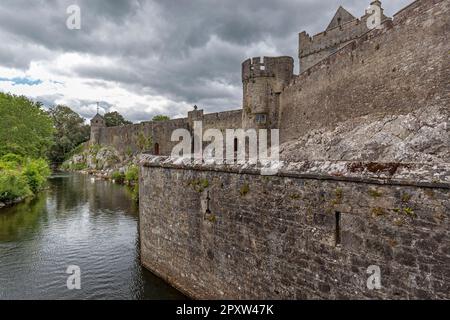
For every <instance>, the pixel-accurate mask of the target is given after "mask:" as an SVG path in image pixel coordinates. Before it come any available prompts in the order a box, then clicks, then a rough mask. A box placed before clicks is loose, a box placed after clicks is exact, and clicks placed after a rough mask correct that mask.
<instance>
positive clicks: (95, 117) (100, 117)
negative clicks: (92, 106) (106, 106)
mask: <svg viewBox="0 0 450 320" xmlns="http://www.w3.org/2000/svg"><path fill="white" fill-rule="evenodd" d="M95 120H102V121H103V120H105V118H103V117H102V116H101V115H100V114H99V113H97V114H96V115H95V116H94V117H93V118H92V119H91V121H95Z"/></svg>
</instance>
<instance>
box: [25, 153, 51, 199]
mask: <svg viewBox="0 0 450 320" xmlns="http://www.w3.org/2000/svg"><path fill="white" fill-rule="evenodd" d="M50 173H51V171H50V168H49V167H48V164H47V162H46V161H45V160H43V159H38V160H28V161H27V163H26V164H25V166H24V167H23V172H22V175H23V176H24V177H25V178H26V181H27V182H28V186H29V187H30V189H31V191H32V192H33V193H37V192H38V191H40V190H42V189H43V187H44V186H45V183H46V181H47V178H48V177H49V176H50Z"/></svg>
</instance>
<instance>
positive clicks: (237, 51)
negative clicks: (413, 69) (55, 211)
mask: <svg viewBox="0 0 450 320" xmlns="http://www.w3.org/2000/svg"><path fill="white" fill-rule="evenodd" d="M369 2H370V0H114V1H113V0H1V2H0V91H3V92H11V93H14V94H21V95H26V96H28V97H30V98H32V99H35V100H39V101H42V102H43V103H44V104H45V105H46V106H51V105H53V104H66V105H68V106H70V107H72V108H73V109H74V110H75V111H77V112H78V113H80V114H81V115H82V116H83V117H85V118H87V119H89V118H90V117H92V116H93V115H94V114H95V112H96V102H97V101H99V102H100V105H101V111H102V112H108V111H119V112H120V113H122V114H123V115H124V116H125V117H126V118H128V119H130V120H132V121H134V122H138V121H143V120H149V119H151V118H152V117H153V116H154V115H156V114H165V115H169V116H171V117H182V116H185V115H186V112H187V111H188V110H191V109H192V106H193V105H194V104H197V105H198V106H199V107H201V108H203V109H205V111H206V112H214V111H223V110H230V109H238V108H240V106H241V99H242V98H241V97H242V92H241V78H240V72H241V63H242V61H244V60H245V59H247V58H248V57H254V56H263V55H265V56H277V55H290V56H293V57H295V58H296V56H297V44H298V39H297V37H298V33H299V32H300V31H303V30H306V31H307V32H308V33H310V34H314V33H317V32H320V31H322V30H323V29H325V28H326V26H327V25H328V23H329V21H330V20H331V18H332V17H333V15H334V12H335V11H336V9H337V8H338V7H339V5H343V6H344V7H345V8H346V9H348V10H349V11H350V12H351V13H352V14H354V15H355V16H357V17H359V16H362V15H363V13H364V9H365V8H366V7H368V5H369ZM411 2H412V0H389V1H387V0H385V1H384V3H383V7H384V8H385V12H386V13H387V15H389V16H392V14H393V13H395V12H397V11H398V10H399V9H401V8H403V7H404V6H406V5H407V4H409V3H411ZM73 4H76V5H78V6H79V7H80V8H81V29H80V30H69V29H68V28H67V26H66V21H67V19H68V17H69V14H67V8H68V7H69V6H70V5H73ZM296 65H298V60H297V58H296ZM297 67H298V66H297Z"/></svg>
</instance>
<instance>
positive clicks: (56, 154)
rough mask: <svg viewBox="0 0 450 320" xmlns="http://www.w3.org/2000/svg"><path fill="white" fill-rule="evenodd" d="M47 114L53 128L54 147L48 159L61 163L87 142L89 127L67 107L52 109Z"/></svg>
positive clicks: (59, 106) (60, 106)
mask: <svg viewBox="0 0 450 320" xmlns="http://www.w3.org/2000/svg"><path fill="white" fill-rule="evenodd" d="M48 113H49V115H50V116H51V117H52V119H53V122H54V126H55V133H54V145H53V146H52V148H51V150H50V152H49V157H50V159H51V160H52V161H54V162H62V161H64V159H65V158H66V157H67V155H68V154H69V153H70V152H71V151H72V150H73V149H75V148H76V147H77V146H78V145H80V144H81V143H83V142H85V141H87V140H89V135H90V127H89V126H88V125H86V124H85V120H84V119H83V118H82V117H80V116H79V115H78V114H77V113H76V112H74V111H73V110H72V109H70V108H69V107H67V106H62V105H58V106H55V107H52V108H50V110H49V112H48Z"/></svg>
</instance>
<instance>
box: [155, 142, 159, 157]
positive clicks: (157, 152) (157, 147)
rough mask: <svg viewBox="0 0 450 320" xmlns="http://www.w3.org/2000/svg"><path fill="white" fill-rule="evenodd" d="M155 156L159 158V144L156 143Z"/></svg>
mask: <svg viewBox="0 0 450 320" xmlns="http://www.w3.org/2000/svg"><path fill="white" fill-rule="evenodd" d="M155 155H156V156H159V143H155Z"/></svg>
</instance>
